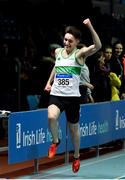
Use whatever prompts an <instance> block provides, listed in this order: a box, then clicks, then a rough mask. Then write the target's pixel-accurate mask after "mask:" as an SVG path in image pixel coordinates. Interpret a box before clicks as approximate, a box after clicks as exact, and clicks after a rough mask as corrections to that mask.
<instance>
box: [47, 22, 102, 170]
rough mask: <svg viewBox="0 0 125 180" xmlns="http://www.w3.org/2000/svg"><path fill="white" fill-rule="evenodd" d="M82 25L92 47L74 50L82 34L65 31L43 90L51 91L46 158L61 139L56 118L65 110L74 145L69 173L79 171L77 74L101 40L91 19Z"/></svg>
mask: <svg viewBox="0 0 125 180" xmlns="http://www.w3.org/2000/svg"><path fill="white" fill-rule="evenodd" d="M83 24H84V25H85V26H86V27H88V29H89V31H90V33H91V36H92V40H93V44H92V45H90V46H88V47H83V48H81V49H77V45H78V44H79V43H80V40H81V32H80V30H78V29H77V28H76V27H74V26H68V27H66V29H65V35H64V39H63V42H64V48H57V49H56V50H55V56H56V61H55V66H54V68H53V70H52V72H51V74H50V77H49V79H48V82H47V84H46V86H45V91H48V92H50V100H49V106H48V121H49V128H50V132H51V134H52V139H53V142H52V144H51V145H50V148H49V150H48V157H49V158H53V157H54V155H55V154H56V150H57V147H58V145H59V144H60V139H59V138H58V119H59V116H60V114H61V112H62V111H65V113H66V118H67V124H68V127H69V130H70V134H71V139H72V143H73V145H74V159H73V163H72V170H73V172H74V173H76V172H78V170H79V168H80V152H79V149H80V131H79V110H80V92H79V83H80V72H81V67H82V66H83V65H84V62H85V59H86V58H87V57H88V56H90V55H92V54H94V53H95V52H97V51H98V50H99V49H100V48H101V46H102V45H101V41H100V38H99V36H98V34H97V33H96V31H95V29H94V28H93V26H92V24H91V21H90V19H85V20H84V21H83Z"/></svg>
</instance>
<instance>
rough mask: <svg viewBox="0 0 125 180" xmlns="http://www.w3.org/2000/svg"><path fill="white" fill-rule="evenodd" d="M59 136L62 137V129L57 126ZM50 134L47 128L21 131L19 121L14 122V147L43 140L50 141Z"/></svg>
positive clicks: (42, 141)
mask: <svg viewBox="0 0 125 180" xmlns="http://www.w3.org/2000/svg"><path fill="white" fill-rule="evenodd" d="M58 131H59V138H60V139H62V130H61V129H60V128H59V129H58ZM51 141H52V135H51V133H50V131H49V130H48V128H47V129H46V131H44V130H43V128H39V129H35V130H26V131H23V128H22V126H21V123H17V124H16V148H17V149H19V148H21V147H27V146H32V145H37V144H43V143H45V142H51Z"/></svg>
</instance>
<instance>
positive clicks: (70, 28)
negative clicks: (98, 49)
mask: <svg viewBox="0 0 125 180" xmlns="http://www.w3.org/2000/svg"><path fill="white" fill-rule="evenodd" d="M65 33H70V34H72V35H73V36H74V37H75V38H76V39H79V40H80V39H81V31H80V30H79V29H77V28H76V27H75V26H67V27H66V29H65Z"/></svg>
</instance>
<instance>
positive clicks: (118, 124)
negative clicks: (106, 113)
mask: <svg viewBox="0 0 125 180" xmlns="http://www.w3.org/2000/svg"><path fill="white" fill-rule="evenodd" d="M124 128H125V117H124V116H123V115H121V116H120V115H119V110H116V117H115V129H116V130H118V129H124Z"/></svg>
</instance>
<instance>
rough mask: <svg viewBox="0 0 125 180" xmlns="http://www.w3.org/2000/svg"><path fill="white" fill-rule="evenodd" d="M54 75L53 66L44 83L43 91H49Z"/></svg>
mask: <svg viewBox="0 0 125 180" xmlns="http://www.w3.org/2000/svg"><path fill="white" fill-rule="evenodd" d="M54 76H55V66H54V67H53V69H52V71H51V74H50V77H49V79H48V81H47V83H46V86H45V88H44V91H47V92H50V91H51V86H52V82H53V80H54Z"/></svg>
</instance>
